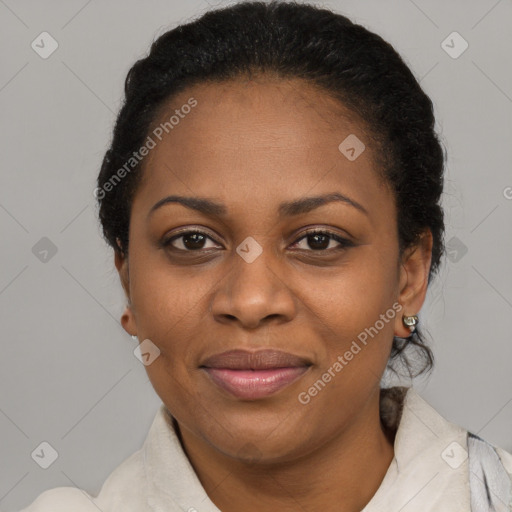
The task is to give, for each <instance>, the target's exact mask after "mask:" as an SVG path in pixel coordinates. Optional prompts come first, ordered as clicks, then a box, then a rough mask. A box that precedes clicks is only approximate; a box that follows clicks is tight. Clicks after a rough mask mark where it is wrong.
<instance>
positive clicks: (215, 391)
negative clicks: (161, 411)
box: [116, 80, 430, 460]
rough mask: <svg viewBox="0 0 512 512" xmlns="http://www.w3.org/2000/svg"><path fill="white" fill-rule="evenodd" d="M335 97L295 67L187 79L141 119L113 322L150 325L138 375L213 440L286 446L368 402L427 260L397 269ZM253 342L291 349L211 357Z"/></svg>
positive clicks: (384, 208)
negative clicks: (139, 175)
mask: <svg viewBox="0 0 512 512" xmlns="http://www.w3.org/2000/svg"><path fill="white" fill-rule="evenodd" d="M191 98H193V99H194V100H195V101H197V104H195V106H193V107H192V108H190V109H189V108H186V107H185V108H182V106H183V105H185V104H188V105H192V104H193V100H191ZM189 100H190V101H189ZM176 110H179V112H175V111H176ZM341 111H342V109H341V106H340V105H339V104H338V103H337V102H335V100H333V99H331V98H330V97H328V96H327V95H325V94H321V93H319V92H318V91H317V90H315V89H313V88H312V86H310V85H307V84H305V83H303V82H301V81H299V80H295V81H279V82H277V81H270V80H269V81H259V82H254V81H251V82H247V83H243V82H242V81H236V82H229V83H223V84H208V85H204V84H202V85H197V86H194V87H191V88H189V89H187V90H186V91H184V92H182V93H181V94H180V95H179V96H177V97H175V98H174V99H173V100H172V102H170V103H169V106H168V108H167V109H166V110H165V112H164V113H163V115H162V118H161V119H158V120H157V122H155V124H154V126H152V128H151V131H150V133H149V135H150V136H151V137H152V139H153V141H154V142H155V146H154V147H153V148H152V149H150V151H149V154H148V155H147V156H146V157H145V160H144V166H145V167H144V181H143V182H142V184H141V185H140V188H139V189H138V190H137V193H136V195H135V198H134V202H133V205H132V211H131V221H130V233H129V238H130V246H129V258H128V260H121V259H120V257H117V258H116V265H117V268H118V270H119V272H120V275H121V279H122V282H123V285H124V286H125V289H126V291H127V294H128V295H129V299H130V301H131V305H130V309H129V310H128V314H127V315H125V316H124V317H123V325H124V327H125V329H126V330H127V331H128V332H130V333H131V334H137V336H138V338H139V340H140V341H141V342H142V341H143V340H146V339H148V340H150V342H145V343H146V346H145V350H144V349H143V350H142V351H143V352H145V351H146V352H149V353H150V354H152V355H149V356H146V357H147V358H149V359H148V361H151V362H150V364H148V365H147V366H146V370H147V373H148V376H149V379H150V380H151V383H152V384H153V386H154V388H155V390H156V392H157V393H158V395H159V396H160V398H161V399H162V401H163V402H164V404H165V405H166V406H167V408H168V409H169V410H170V412H171V413H172V414H173V416H174V417H175V418H176V419H177V420H178V423H179V424H180V428H181V429H182V430H184V429H185V430H186V431H187V432H188V433H189V435H192V436H193V437H194V438H195V439H199V440H201V442H203V441H204V443H205V444H206V445H208V446H209V447H211V449H213V450H217V453H218V451H220V452H221V453H223V454H226V455H229V456H232V457H236V458H239V459H245V458H251V457H252V458H261V459H262V460H289V459H292V458H295V457H299V456H302V455H304V454H305V453H306V452H307V451H309V450H313V449H314V448H315V447H317V446H320V445H321V444H323V443H326V442H327V441H328V440H329V439H331V438H332V437H333V436H334V435H335V434H336V433H337V432H340V431H341V430H343V429H345V430H349V429H350V428H351V427H354V425H355V424H356V423H357V422H360V421H362V418H363V417H366V418H368V417H370V415H375V414H377V412H376V407H375V405H376V403H377V402H376V400H377V397H378V390H379V384H380V379H381V376H382V374H383V371H384V369H385V366H386V363H387V361H388V357H389V354H390V349H391V344H392V340H393V336H394V335H395V334H396V335H399V336H407V335H408V332H409V331H408V330H407V329H406V328H405V327H404V326H403V324H402V320H401V319H402V315H403V314H404V313H405V314H415V313H417V312H418V310H419V308H420V307H421V304H422V302H423V299H424V291H425V286H426V285H425V283H424V281H425V280H426V277H427V276H426V272H428V267H429V265H430V261H429V260H428V258H427V257H426V256H425V257H423V259H422V260H421V261H420V260H418V261H420V263H419V265H418V264H416V266H411V267H410V268H409V270H410V273H409V280H408V278H407V271H406V267H405V266H400V265H399V253H398V238H397V223H396V210H395V204H394V199H393V196H392V193H391V192H390V190H389V189H388V188H387V187H386V186H385V185H383V184H382V183H381V182H380V180H379V179H378V176H377V172H376V170H375V167H374V157H375V154H374V153H373V151H374V150H373V146H372V145H371V142H370V140H368V139H367V137H366V135H365V133H364V132H363V128H362V125H360V124H358V123H357V122H356V121H350V120H349V117H348V116H347V117H345V116H343V115H340V112H341ZM187 112H188V113H187ZM173 114H175V115H176V116H178V117H176V118H175V119H174V120H173V125H172V129H171V128H169V126H171V125H170V124H168V125H167V131H168V133H166V130H165V129H162V127H161V125H160V123H165V122H166V121H169V118H170V117H171V116H172V115H173ZM347 114H348V112H347ZM178 118H179V121H178V122H177V123H176V119H178ZM159 126H160V129H159V130H158V127H159ZM156 134H159V136H157V135H156ZM347 137H349V138H348V139H347ZM160 138H161V140H160ZM345 139H347V140H346V142H344V144H342V146H341V149H340V148H339V146H340V144H341V143H342V142H343V141H345ZM361 143H363V144H364V145H365V149H363V146H362V145H361ZM151 145H152V144H151ZM168 196H180V197H185V198H188V199H189V200H195V202H194V201H191V202H190V205H189V207H187V206H185V205H184V204H182V203H180V202H176V201H168V202H163V203H160V202H161V201H162V200H163V199H164V198H167V197H168ZM322 197H323V198H326V199H325V200H320V199H312V198H322ZM336 198H338V199H337V200H336ZM340 198H341V200H340ZM200 200H204V201H206V200H208V201H211V202H214V203H215V204H216V205H217V206H215V207H212V206H210V207H209V208H203V207H204V204H205V203H203V202H200ZM159 203H160V206H159V207H156V208H155V205H157V204H159ZM194 205H195V206H196V207H197V209H196V208H194V207H193V206H194ZM199 207H201V208H199ZM311 230H315V231H320V232H321V234H318V233H317V234H316V235H315V234H312V235H311V234H310V235H309V236H306V235H307V232H308V231H311ZM188 231H199V232H200V235H197V234H196V235H194V234H190V233H189V234H188V236H187V235H186V232H188ZM329 233H331V234H332V236H329ZM335 237H340V238H341V239H342V242H339V241H337V240H336V238H335ZM343 240H344V241H343ZM425 254H426V253H425ZM411 261H413V260H412V259H411ZM411 265H412V264H411ZM415 269H420V270H419V271H417V272H416V273H415ZM416 275H417V276H418V277H417V278H416V277H415V276H416ZM415 279H416V280H415ZM415 283H416V284H415ZM414 286H415V288H414ZM399 302H400V303H401V304H402V305H403V306H404V308H403V309H402V310H400V307H401V306H400V305H399ZM363 340H364V341H363ZM148 343H149V345H148ZM148 347H152V349H151V350H150V349H148ZM156 347H157V348H158V350H159V351H160V352H159V355H158V350H156ZM262 349H272V350H278V351H283V352H286V353H288V354H291V355H292V356H294V357H295V359H294V358H293V357H292V358H290V360H280V359H279V358H277V357H275V356H270V358H269V359H266V358H264V357H260V358H259V357H256V358H254V359H251V358H249V359H248V360H244V359H243V358H242V359H238V358H237V357H228V358H227V359H222V358H221V359H220V360H218V361H217V364H215V363H214V362H212V359H211V358H212V356H214V355H217V354H220V353H222V352H225V351H229V350H244V351H249V352H256V351H260V350H262ZM155 355H158V356H157V357H156V358H155V359H154V360H153V357H154V356H155ZM208 359H210V361H207V360H208ZM244 362H245V366H244ZM251 363H260V364H261V365H263V366H265V364H266V367H265V368H266V369H262V366H256V367H254V365H253V366H252V368H256V369H255V370H254V369H251V368H250V366H251ZM278 366H279V367H281V369H280V370H276V367H278ZM283 367H286V368H284V369H283ZM329 377H330V378H329ZM370 405H371V407H370ZM373 417H374V416H373ZM340 429H341V430H340Z"/></svg>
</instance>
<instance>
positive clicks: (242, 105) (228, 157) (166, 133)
mask: <svg viewBox="0 0 512 512" xmlns="http://www.w3.org/2000/svg"><path fill="white" fill-rule="evenodd" d="M194 102H195V106H193V107H192V108H188V107H187V108H184V105H191V104H194ZM172 116H174V117H173V119H172V120H171V117H172ZM171 121H172V122H171ZM166 123H167V124H166ZM148 133H149V136H150V137H152V138H153V140H154V142H155V147H154V148H153V149H152V150H151V151H150V153H149V155H148V156H147V157H146V158H145V160H144V162H143V166H144V167H143V168H144V180H143V182H142V183H141V186H140V187H139V190H138V193H137V197H136V200H138V201H139V203H142V202H144V203H145V206H146V207H147V208H150V207H151V206H152V204H154V202H156V201H157V200H158V199H160V198H161V197H163V196H164V194H167V195H170V194H174V193H177V191H179V192H180V193H184V194H186V195H187V196H191V195H197V196H203V197H206V196H207V197H216V198H218V199H219V200H220V201H222V202H224V203H226V204H227V205H230V204H231V205H232V206H233V208H236V206H237V205H238V206H240V207H241V206H243V205H247V201H248V200H249V201H251V200H252V201H254V202H256V203H257V204H258V205H259V206H260V207H263V205H268V206H269V207H271V206H272V207H273V205H274V204H275V203H276V202H281V201H283V200H292V199H296V198H297V197H301V196H306V195H316V194H320V193H325V192H333V191H339V192H342V193H346V195H352V197H353V198H354V199H355V200H356V201H358V202H360V203H363V204H367V205H368V207H369V208H371V207H373V208H374V209H381V211H382V208H384V207H386V204H387V203H389V202H390V201H391V202H392V197H391V196H390V194H389V190H388V187H387V186H386V185H385V184H383V183H382V182H381V180H380V178H379V174H378V172H377V170H376V168H375V164H374V161H375V158H374V156H375V155H374V152H375V151H376V149H375V148H374V147H373V143H372V141H371V140H370V138H369V136H368V135H367V133H366V131H365V128H364V125H363V123H361V122H360V121H359V120H358V119H357V117H356V116H355V115H353V114H352V113H351V112H350V111H349V110H348V109H346V108H344V106H343V105H342V104H341V103H340V102H339V101H337V100H336V99H334V98H332V97H331V96H330V95H328V94H327V93H325V92H323V91H322V90H321V89H319V88H318V87H315V86H314V85H312V84H309V83H306V82H304V81H301V80H300V79H292V80H276V79H258V80H243V79H237V80H234V81H229V82H223V83H202V84H198V85H195V86H192V87H189V88H187V89H186V90H184V91H182V92H181V93H180V94H178V95H176V96H174V97H173V98H172V99H171V100H170V101H168V102H167V103H166V104H165V105H164V106H163V107H162V108H161V110H160V112H159V115H158V117H157V118H156V119H155V121H154V123H153V124H152V126H151V127H150V129H149V131H148ZM155 134H157V135H158V136H157V135H155ZM160 139H161V140H160ZM344 141H348V142H347V143H346V144H343V143H344ZM340 144H342V149H343V151H342V150H340ZM347 144H348V146H354V149H355V151H357V152H358V153H359V152H360V151H361V150H362V148H363V147H364V150H362V152H361V153H360V154H359V156H357V154H356V156H357V158H356V159H350V158H348V157H347V153H346V152H344V150H346V149H347V148H346V146H347ZM363 144H364V146H363ZM349 149H350V148H349ZM353 154H354V153H353V152H352V153H350V152H349V153H348V156H351V155H352V156H353ZM150 203H151V204H150ZM391 207H392V205H390V204H387V208H388V209H389V208H391ZM228 209H229V206H228ZM390 211H391V210H390Z"/></svg>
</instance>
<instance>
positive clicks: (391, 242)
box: [25, 2, 512, 512]
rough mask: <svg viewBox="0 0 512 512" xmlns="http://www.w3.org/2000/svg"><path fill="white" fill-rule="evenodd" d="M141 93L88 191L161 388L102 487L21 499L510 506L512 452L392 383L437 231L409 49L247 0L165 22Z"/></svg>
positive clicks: (439, 176)
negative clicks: (136, 443) (147, 425)
mask: <svg viewBox="0 0 512 512" xmlns="http://www.w3.org/2000/svg"><path fill="white" fill-rule="evenodd" d="M125 92H126V99H125V103H124V105H123V107H122V109H121V111H120V113H119V116H118V119H117V123H116V126H115V130H114V136H113V140H112V144H111V147H110V149H109V150H108V151H107V153H106V155H105V158H104V161H103V165H102V168H101V172H100V174H99V177H98V187H97V189H96V191H95V194H96V197H97V198H98V203H99V217H100V220H101V223H102V227H103V233H104V236H105V239H106V240H107V242H108V243H109V244H110V245H111V246H112V248H113V249H114V254H115V265H116V268H117V270H118V272H119V276H120V280H121V283H122V285H123V288H124V290H125V292H126V296H127V301H128V306H127V309H126V311H125V313H124V314H123V317H122V319H121V322H122V325H123V327H124V329H125V330H126V331H127V332H128V333H129V334H130V335H132V336H136V337H137V338H138V340H139V342H140V357H141V360H142V362H143V363H144V364H145V366H146V370H147V373H148V376H149V378H150V381H151V383H152V384H153V387H154V388H155V391H156V392H157V394H158V395H159V397H160V398H161V399H162V402H163V404H162V406H161V408H160V410H159V411H158V414H157V415H156V417H155V420H154V423H153V425H152V427H151V429H150V432H149V434H148V438H147V440H146V442H145V444H144V446H143V447H142V448H141V450H139V451H138V452H136V453H135V454H133V455H132V456H131V457H130V458H128V459H127V460H126V461H124V462H123V463H122V464H121V465H120V466H119V467H118V468H117V469H116V470H115V471H114V472H113V473H112V475H110V477H109V478H108V479H107V480H106V482H105V483H104V485H103V487H102V489H101V491H100V493H99V495H98V496H96V497H94V496H91V495H89V494H88V493H86V492H85V491H82V490H79V489H75V488H58V489H53V490H50V491H46V492H45V493H43V494H42V495H41V496H40V497H39V498H38V499H36V501H35V502H34V503H33V504H32V505H31V506H29V507H28V508H27V509H25V510H26V511H27V512H47V511H48V512H50V511H51V512H55V511H58V510H62V511H64V510H66V511H69V510H73V511H74V512H76V511H82V510H83V511H89V510H91V511H93V510H94V511H97V510H98V509H99V510H102V511H104V512H107V511H119V510H122V511H123V512H127V511H145V510H148V511H149V510H151V511H164V510H165V511H171V510H176V511H178V510H188V511H196V510H197V511H200V512H203V511H219V510H222V511H223V512H233V511H237V512H238V511H244V512H252V511H256V510H258V511H261V510H264V511H274V510H279V511H297V510H304V511H316V510H322V511H324V512H329V511H344V512H348V511H350V512H352V511H361V510H364V512H376V511H388V510H389V511H397V510H402V511H408V510H415V511H434V510H435V511H436V512H441V511H450V512H458V511H461V512H462V511H469V510H471V511H472V512H477V511H484V510H485V511H487V510H510V506H511V504H512V491H511V487H512V455H511V454H509V453H507V452H505V451H504V450H502V449H500V448H496V447H493V446H491V445H490V444H489V443H487V442H486V441H484V440H482V439H480V438H478V437H477V436H473V435H472V434H471V433H469V432H468V431H467V430H465V429H463V428H461V427H459V426H457V425H454V424H452V423H450V422H448V421H447V420H445V419H444V418H442V417H441V416H440V415H439V414H438V413H437V412H436V411H435V410H434V409H432V408H431V407H430V406H429V405H428V404H427V403H426V402H425V401H424V400H423V399H422V398H421V397H420V396H419V395H418V394H417V393H416V392H415V391H414V389H412V388H406V387H392V388H387V389H386V388H382V389H381V380H382V377H383V374H384V371H385V369H386V368H387V367H390V368H396V365H397V364H400V363H401V364H403V365H405V368H406V369H407V371H408V373H409V374H410V375H411V376H412V375H413V374H417V373H422V372H424V371H428V370H430V369H431V367H432V364H433V358H432V353H431V351H430V349H429V348H428V347H427V345H426V343H425V339H424V337H423V335H422V332H421V326H419V325H418V313H419V311H420V309H421V307H422V305H423V302H424V300H425V295H426V292H427V288H428V285H429V283H430V282H431V280H432V278H433V276H434V275H435V274H436V271H437V270H438V267H439V264H440V261H441V257H442V255H443V249H444V246H443V233H444V222H443V212H442V209H441V206H440V198H441V194H442V189H443V170H444V155H443V151H442V148H441V146H440V143H439V141H438V138H437V136H436V134H435V132H434V116H433V108H432V103H431V101H430V99H429V98H428V97H427V96H426V95H425V94H424V92H423V91H422V90H421V88H420V86H419V84H418V83H417V81H416V80H415V78H414V76H413V75H412V73H411V71H410V70H409V69H408V67H407V66H406V65H405V64H404V62H403V61H402V60H401V58H400V57H399V55H398V54H397V53H396V52H395V50H394V49H393V48H392V47H391V46H390V45H389V44H388V43H386V42H385V41H383V40H382V39H381V38H380V37H379V36H377V35H375V34H373V33H371V32H369V31H368V30H366V29H365V28H363V27H361V26H358V25H355V24H353V23H352V22H350V21H349V20H348V19H347V18H345V17H343V16H340V15H337V14H334V13H332V12H330V11H328V10H324V9H320V8H316V7H313V6H310V5H304V4H303V5H300V4H294V3H287V2H280V3H260V2H249V3H240V4H237V5H234V6H232V7H228V8H225V9H221V10H216V11H211V12H208V13H206V14H205V15H204V16H202V17H201V18H200V19H198V20H196V21H194V22H192V23H188V24H186V25H182V26H180V27H177V28H175V29H174V30H171V31H169V32H167V33H165V34H164V35H162V36H161V37H160V38H159V39H158V40H157V41H155V42H154V44H153V45H152V48H151V52H150V54H149V56H148V57H147V58H145V59H142V60H140V61H138V62H136V63H135V65H134V66H133V67H132V69H131V70H130V72H129V74H128V76H127V80H126V87H125ZM412 354H416V355H420V356H422V357H423V360H422V361H420V363H421V364H420V365H419V366H418V367H416V366H415V365H413V364H412V363H411V360H412Z"/></svg>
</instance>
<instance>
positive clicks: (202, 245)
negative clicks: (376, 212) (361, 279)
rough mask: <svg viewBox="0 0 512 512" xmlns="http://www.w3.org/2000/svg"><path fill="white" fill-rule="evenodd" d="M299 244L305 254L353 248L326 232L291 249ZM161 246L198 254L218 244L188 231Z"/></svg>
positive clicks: (312, 233)
mask: <svg viewBox="0 0 512 512" xmlns="http://www.w3.org/2000/svg"><path fill="white" fill-rule="evenodd" d="M208 240H210V242H213V245H210V246H208V245H207V243H208ZM301 242H303V243H304V242H305V245H307V246H309V248H310V249H308V248H307V247H298V249H300V250H305V251H307V252H312V251H315V252H327V251H328V252H330V251H336V250H342V249H344V248H346V247H353V246H354V243H353V242H352V241H350V240H348V239H346V238H343V237H341V236H339V235H338V234H336V233H333V232H331V231H326V230H309V231H307V232H306V234H305V235H304V236H302V237H301V238H299V239H298V240H297V241H296V242H294V244H293V245H292V246H291V247H293V246H297V245H298V244H300V243H301ZM333 242H334V243H335V244H336V243H337V244H338V247H331V243H333ZM162 246H163V247H171V248H172V249H174V250H176V251H182V252H199V251H201V250H204V249H213V248H216V247H218V244H217V243H216V242H215V240H214V239H213V238H212V237H211V236H209V235H208V234H207V233H205V232H204V231H200V230H188V231H182V232H181V233H178V234H175V235H173V236H171V237H170V238H167V239H165V240H163V242H162Z"/></svg>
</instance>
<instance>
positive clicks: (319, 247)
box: [294, 231, 354, 252]
mask: <svg viewBox="0 0 512 512" xmlns="http://www.w3.org/2000/svg"><path fill="white" fill-rule="evenodd" d="M302 241H305V245H306V247H299V249H301V250H306V251H307V250H313V251H320V252H322V251H327V250H329V251H331V250H339V249H344V248H345V247H351V246H353V245H354V244H353V242H351V241H350V240H347V239H346V238H342V237H340V236H339V235H337V234H336V233H332V232H330V231H308V232H306V235H305V236H303V237H301V238H300V239H299V240H297V242H295V244H294V245H296V244H298V243H300V242H302ZM331 243H334V247H332V246H331ZM336 244H338V246H337V247H336ZM308 247H309V249H308Z"/></svg>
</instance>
